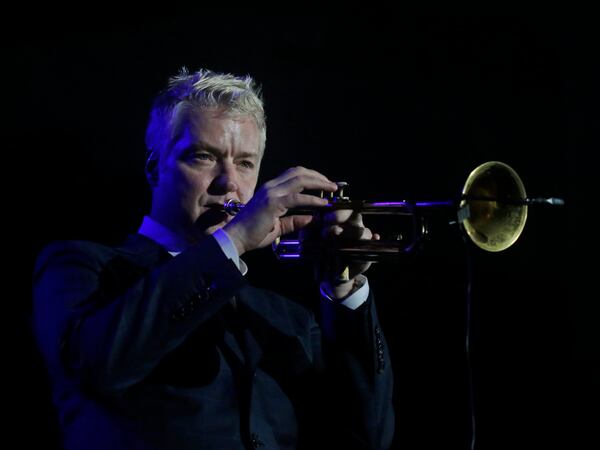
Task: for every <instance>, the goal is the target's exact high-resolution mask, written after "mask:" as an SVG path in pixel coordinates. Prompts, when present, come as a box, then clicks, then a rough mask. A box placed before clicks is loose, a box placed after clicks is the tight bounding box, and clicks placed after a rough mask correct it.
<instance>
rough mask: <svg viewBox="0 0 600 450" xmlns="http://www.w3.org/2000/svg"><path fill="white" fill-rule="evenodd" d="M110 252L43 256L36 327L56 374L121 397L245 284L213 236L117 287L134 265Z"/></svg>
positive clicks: (74, 249)
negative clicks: (114, 277) (114, 279)
mask: <svg viewBox="0 0 600 450" xmlns="http://www.w3.org/2000/svg"><path fill="white" fill-rule="evenodd" d="M108 250H109V249H108V248H106V247H101V246H99V245H97V244H91V243H82V242H63V243H56V244H53V245H51V246H50V247H49V248H47V249H46V251H45V252H43V253H42V255H41V256H40V257H39V258H38V262H37V265H36V269H35V272H34V292H33V294H34V329H35V330H36V338H37V341H38V344H39V346H40V349H41V351H42V354H43V355H44V356H45V359H46V360H47V363H48V365H49V368H50V370H51V371H52V370H53V369H56V370H61V371H65V372H67V373H70V374H72V375H73V376H74V377H75V379H78V380H80V381H81V382H82V383H84V384H89V385H90V386H91V387H92V388H93V389H94V390H95V391H97V392H102V393H106V394H118V393H120V392H122V391H124V390H125V389H126V388H128V387H130V386H131V385H133V384H135V383H137V382H139V381H140V380H142V379H143V378H144V377H146V376H147V375H148V374H149V373H150V372H151V371H152V370H153V369H154V368H155V367H156V366H157V365H158V363H159V362H160V360H161V359H162V358H163V357H164V356H165V355H166V354H167V353H169V352H171V351H172V350H173V349H175V348H176V347H178V346H179V345H181V343H182V342H183V341H184V340H185V339H186V337H187V336H188V335H189V334H190V333H191V332H192V331H194V330H195V329H197V328H198V327H200V326H201V325H202V324H203V323H204V322H206V321H207V320H208V319H209V318H210V317H212V316H213V315H214V314H215V313H216V312H217V311H219V310H220V309H221V308H222V307H223V305H224V304H225V303H227V301H228V300H229V299H230V298H231V296H233V295H234V294H235V292H236V291H237V290H238V289H240V287H241V286H242V285H243V284H244V283H245V281H244V279H243V277H242V275H241V274H240V272H239V270H238V269H237V268H236V267H235V265H234V264H233V263H232V262H231V260H229V259H227V258H226V257H225V255H224V254H223V252H222V250H221V249H220V247H219V245H218V244H217V242H216V241H215V240H214V238H212V237H206V238H205V239H203V240H202V241H201V242H199V243H198V244H196V245H195V246H193V247H191V248H189V249H188V250H186V251H184V252H182V253H181V254H179V255H178V256H177V257H175V258H172V259H170V260H168V261H166V262H164V263H163V264H161V265H159V266H157V267H155V268H154V269H153V270H150V271H144V272H141V273H140V274H138V275H137V276H132V277H130V278H131V281H130V282H129V283H128V284H127V285H126V286H125V287H124V288H122V289H120V288H119V289H115V286H114V283H112V282H111V281H110V280H111V276H110V275H111V271H112V272H118V273H117V274H116V275H117V277H119V276H121V277H123V273H124V272H127V271H129V272H131V271H132V263H130V262H127V263H123V262H121V263H120V264H116V263H114V262H115V260H117V261H118V259H119V258H118V257H117V258H114V257H108V256H106V254H107V251H108ZM112 256H114V255H112ZM107 280H108V281H107Z"/></svg>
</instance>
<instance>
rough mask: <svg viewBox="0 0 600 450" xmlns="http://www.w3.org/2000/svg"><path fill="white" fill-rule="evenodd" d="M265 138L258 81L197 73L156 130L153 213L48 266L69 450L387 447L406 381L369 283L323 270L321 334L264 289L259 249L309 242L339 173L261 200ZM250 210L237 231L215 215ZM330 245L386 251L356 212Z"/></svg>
mask: <svg viewBox="0 0 600 450" xmlns="http://www.w3.org/2000/svg"><path fill="white" fill-rule="evenodd" d="M265 140H266V125H265V117H264V111H263V106H262V100H261V98H260V93H259V92H258V91H257V89H256V88H255V86H254V82H253V80H252V79H251V78H250V77H246V78H238V77H234V76H232V75H228V74H218V73H213V72H211V71H206V70H200V71H198V72H197V73H193V74H190V73H188V72H187V71H183V72H182V73H181V74H180V75H179V76H177V77H174V78H172V79H171V81H170V84H169V87H168V88H167V89H166V90H165V92H163V93H162V94H161V95H160V96H159V97H158V98H157V100H156V101H155V104H154V106H153V109H152V112H151V118H150V123H149V125H148V130H147V145H148V149H149V152H148V160H147V165H146V171H147V177H148V181H149V183H150V185H151V188H152V207H151V211H150V214H149V215H148V216H147V217H145V218H144V221H143V223H142V225H141V227H140V229H139V230H138V233H137V234H135V235H132V236H130V238H129V239H128V240H127V241H126V242H125V243H124V244H123V245H122V246H121V247H118V248H110V247H106V246H102V245H98V244H94V243H90V242H59V243H55V244H52V245H50V246H49V247H48V248H47V249H46V250H45V251H44V252H43V253H42V255H41V256H40V258H39V260H38V262H37V265H36V271H35V277H34V302H35V304H34V308H35V313H34V319H35V320H34V325H35V330H36V337H37V340H38V342H39V345H40V348H41V350H42V353H43V355H44V358H45V360H46V363H47V365H48V369H49V373H50V377H51V382H52V386H53V397H54V402H55V404H56V407H57V410H58V412H59V416H60V417H59V418H60V423H61V426H62V429H63V436H64V446H65V447H66V448H67V449H68V450H70V449H96V448H97V449H178V450H184V449H243V448H258V447H264V448H266V449H292V448H319V447H322V446H325V445H336V446H337V445H339V446H340V448H369V449H383V448H388V447H389V445H390V442H391V438H392V434H393V410H392V405H391V394H392V374H391V367H390V363H389V356H388V352H387V348H386V345H385V341H384V338H383V334H382V332H381V329H380V327H379V323H378V320H377V314H376V310H375V306H374V303H373V296H372V293H371V292H370V291H369V287H368V283H367V281H366V278H365V277H364V275H362V272H364V271H365V270H366V269H367V268H368V266H367V265H351V266H350V267H349V270H348V271H347V272H346V273H348V272H349V274H350V275H349V277H346V278H343V277H338V276H337V275H338V273H337V272H336V271H335V270H333V271H331V270H330V271H323V274H325V275H324V277H326V279H323V280H321V281H322V283H321V296H322V300H321V312H320V317H321V318H320V323H319V324H318V323H317V322H316V321H315V318H314V315H313V314H312V313H311V312H310V311H308V310H305V309H304V308H302V307H300V306H299V305H298V304H297V303H294V302H291V301H289V300H287V299H285V298H283V297H281V296H278V295H277V294H274V293H272V292H268V291H265V290H259V289H256V288H253V287H251V286H249V285H248V284H247V283H246V281H245V279H244V274H245V273H246V271H247V267H246V266H245V264H244V263H243V261H242V260H241V259H240V256H242V255H243V254H244V253H246V252H249V251H251V250H253V249H256V248H260V247H263V246H266V245H269V244H270V243H272V242H273V240H274V239H276V238H277V237H279V236H280V235H282V234H285V233H288V232H291V231H295V230H299V229H301V228H303V227H306V226H307V225H309V223H310V222H312V221H313V218H312V217H311V216H300V215H289V216H285V214H286V213H287V212H288V210H289V209H290V208H294V207H297V206H322V205H324V204H326V203H327V201H326V200H324V199H321V198H319V197H316V196H313V195H308V194H306V193H303V191H305V190H324V191H329V192H333V191H335V190H336V188H337V186H336V184H335V183H333V182H332V181H330V180H328V179H327V178H326V177H325V176H324V175H322V174H320V173H318V172H316V171H313V170H309V169H306V168H302V167H296V168H293V169H290V170H288V171H286V172H285V173H283V174H282V175H280V176H279V177H277V178H275V179H273V180H271V181H269V182H267V183H265V184H264V185H263V186H262V187H261V188H260V189H259V190H258V191H257V192H256V193H254V190H255V187H256V184H257V178H258V171H259V168H260V163H261V160H262V156H263V152H264V148H265ZM229 199H233V200H236V201H240V202H242V203H245V204H246V206H245V208H244V209H243V210H242V212H241V213H240V214H238V215H237V216H236V217H235V218H233V219H232V218H231V216H229V215H228V214H226V213H224V212H223V211H222V210H220V209H219V208H217V207H216V206H218V205H222V204H223V203H224V202H225V201H226V200H229ZM311 226H318V227H320V228H321V232H320V233H321V234H322V235H323V237H324V238H327V239H335V238H337V237H339V236H344V235H345V234H354V235H355V236H357V237H359V238H361V239H377V238H378V237H377V236H376V235H373V234H372V233H371V231H370V230H368V229H367V228H364V227H363V226H362V222H361V220H360V217H359V216H358V215H356V214H350V213H339V212H338V213H335V214H330V215H329V216H328V217H326V219H325V220H324V221H323V222H322V223H319V224H313V225H311Z"/></svg>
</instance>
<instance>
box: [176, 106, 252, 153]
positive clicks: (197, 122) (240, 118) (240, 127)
mask: <svg viewBox="0 0 600 450" xmlns="http://www.w3.org/2000/svg"><path fill="white" fill-rule="evenodd" d="M181 125H182V126H181V129H182V132H183V133H182V134H183V135H187V136H186V137H187V139H189V140H191V141H202V142H205V143H208V144H210V145H212V146H215V147H217V148H222V149H223V150H227V149H232V148H233V147H240V148H243V150H244V151H253V152H258V151H259V148H260V132H259V129H258V125H257V123H256V120H255V119H254V117H252V116H250V115H243V114H236V113H234V112H229V111H225V110H223V109H193V110H191V111H189V112H188V113H187V114H186V115H185V117H184V118H183V120H182V124H181Z"/></svg>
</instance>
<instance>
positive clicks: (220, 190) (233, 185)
mask: <svg viewBox="0 0 600 450" xmlns="http://www.w3.org/2000/svg"><path fill="white" fill-rule="evenodd" d="M212 184H213V188H214V190H215V191H216V192H215V194H219V195H224V194H228V193H229V192H236V191H237V190H238V189H239V184H238V181H237V174H236V172H235V168H234V167H233V164H231V163H228V162H224V163H223V164H221V165H220V166H219V173H218V174H217V176H216V177H215V179H214V180H213V183H212Z"/></svg>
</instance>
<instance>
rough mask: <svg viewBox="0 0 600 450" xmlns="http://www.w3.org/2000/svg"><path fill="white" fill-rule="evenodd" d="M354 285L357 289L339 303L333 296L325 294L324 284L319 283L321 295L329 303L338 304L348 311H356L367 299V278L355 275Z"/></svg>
mask: <svg viewBox="0 0 600 450" xmlns="http://www.w3.org/2000/svg"><path fill="white" fill-rule="evenodd" d="M356 283H357V284H358V286H359V288H358V289H357V290H356V291H354V292H353V293H352V294H350V295H349V296H348V297H346V298H345V299H344V300H342V301H341V302H340V301H339V300H335V299H334V298H333V296H332V295H331V294H330V293H328V292H327V290H326V288H325V283H321V295H322V296H323V297H325V298H326V299H327V300H329V301H331V302H335V303H339V304H340V305H344V306H345V307H347V308H350V309H356V308H358V307H359V306H360V305H362V304H363V303H364V302H366V301H367V298H368V297H369V280H367V277H365V276H364V275H357V276H356Z"/></svg>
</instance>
